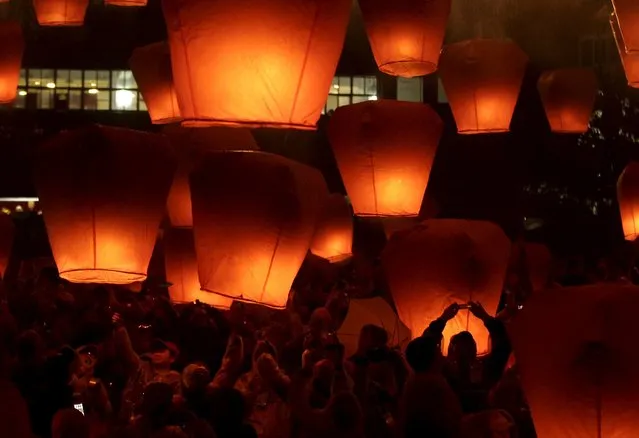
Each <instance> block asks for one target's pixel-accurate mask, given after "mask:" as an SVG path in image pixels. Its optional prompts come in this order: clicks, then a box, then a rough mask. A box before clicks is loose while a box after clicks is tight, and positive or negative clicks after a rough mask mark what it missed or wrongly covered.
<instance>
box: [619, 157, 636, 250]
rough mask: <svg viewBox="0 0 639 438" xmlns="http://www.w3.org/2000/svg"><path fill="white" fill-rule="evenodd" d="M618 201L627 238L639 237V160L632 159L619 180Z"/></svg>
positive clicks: (624, 233)
mask: <svg viewBox="0 0 639 438" xmlns="http://www.w3.org/2000/svg"><path fill="white" fill-rule="evenodd" d="M617 202H618V203H619V214H620V215H621V225H622V227H623V235H624V237H625V238H626V240H631V241H632V240H635V239H636V238H637V237H639V162H638V161H632V162H630V163H628V165H627V166H626V168H625V169H624V170H623V172H621V175H619V179H618V180H617Z"/></svg>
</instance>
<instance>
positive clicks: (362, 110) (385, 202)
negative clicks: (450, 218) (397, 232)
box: [328, 100, 443, 216]
mask: <svg viewBox="0 0 639 438" xmlns="http://www.w3.org/2000/svg"><path fill="white" fill-rule="evenodd" d="M442 130H443V125H442V122H441V119H440V118H439V116H438V115H437V113H435V111H433V110H432V109H431V108H430V107H429V106H428V105H424V104H422V103H415V102H400V101H396V100H379V101H369V102H362V103H356V104H354V105H348V106H342V107H339V108H337V109H336V110H335V113H334V114H333V116H332V117H331V120H330V122H329V126H328V137H329V140H330V142H331V145H332V147H333V153H334V154H335V159H336V160H337V165H338V167H339V170H340V173H341V175H342V180H343V181H344V185H345V186H346V191H347V192H348V196H349V197H350V199H351V203H352V204H353V209H354V211H355V214H356V215H358V216H417V215H418V214H419V210H420V207H421V205H422V200H423V198H424V192H425V191H426V185H427V184H428V178H429V176H430V169H431V167H432V164H433V160H434V158H435V152H436V151H437V145H438V143H439V138H440V137H441V134H442Z"/></svg>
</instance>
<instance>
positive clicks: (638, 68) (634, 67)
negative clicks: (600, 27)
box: [610, 13, 639, 88]
mask: <svg viewBox="0 0 639 438" xmlns="http://www.w3.org/2000/svg"><path fill="white" fill-rule="evenodd" d="M610 26H611V27H612V34H613V36H614V37H615V43H616V44H617V50H618V51H619V58H621V64H622V65H623V69H624V72H625V74H626V80H627V81H628V85H629V86H631V87H633V88H639V53H636V52H630V53H628V52H626V50H625V45H624V42H623V39H622V36H621V30H620V29H619V23H618V21H617V18H616V17H615V14H614V13H613V14H612V15H611V16H610Z"/></svg>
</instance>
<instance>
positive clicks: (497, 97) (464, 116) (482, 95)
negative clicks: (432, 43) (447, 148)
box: [439, 39, 528, 134]
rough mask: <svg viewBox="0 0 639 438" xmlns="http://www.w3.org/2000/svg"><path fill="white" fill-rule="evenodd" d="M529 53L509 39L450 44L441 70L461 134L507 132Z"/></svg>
mask: <svg viewBox="0 0 639 438" xmlns="http://www.w3.org/2000/svg"><path fill="white" fill-rule="evenodd" d="M527 63H528V56H526V54H525V53H524V52H523V51H522V50H521V49H520V48H519V46H517V44H515V43H514V42H513V41H510V40H489V39H475V40H466V41H462V42H459V43H454V44H448V45H446V46H444V49H443V51H442V55H441V59H440V63H439V74H440V77H441V80H442V84H443V85H444V90H445V91H446V96H447V97H448V101H449V103H450V108H451V110H452V111H453V116H454V117H455V122H456V123H457V132H459V133H460V134H489V133H495V132H508V131H509V130H510V121H511V119H512V116H513V112H514V110H515V105H516V104H517V98H518V97H519V89H520V87H521V83H522V81H523V79H524V74H525V72H526V64H527Z"/></svg>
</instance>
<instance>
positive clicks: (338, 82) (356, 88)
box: [322, 76, 377, 114]
mask: <svg viewBox="0 0 639 438" xmlns="http://www.w3.org/2000/svg"><path fill="white" fill-rule="evenodd" d="M367 100H377V77H375V76H335V77H334V78H333V82H332V83H331V87H330V89H329V90H328V99H327V100H326V105H325V106H324V111H322V114H326V113H329V112H330V111H335V109H336V108H338V107H340V106H344V105H350V104H353V103H359V102H365V101H367Z"/></svg>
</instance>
